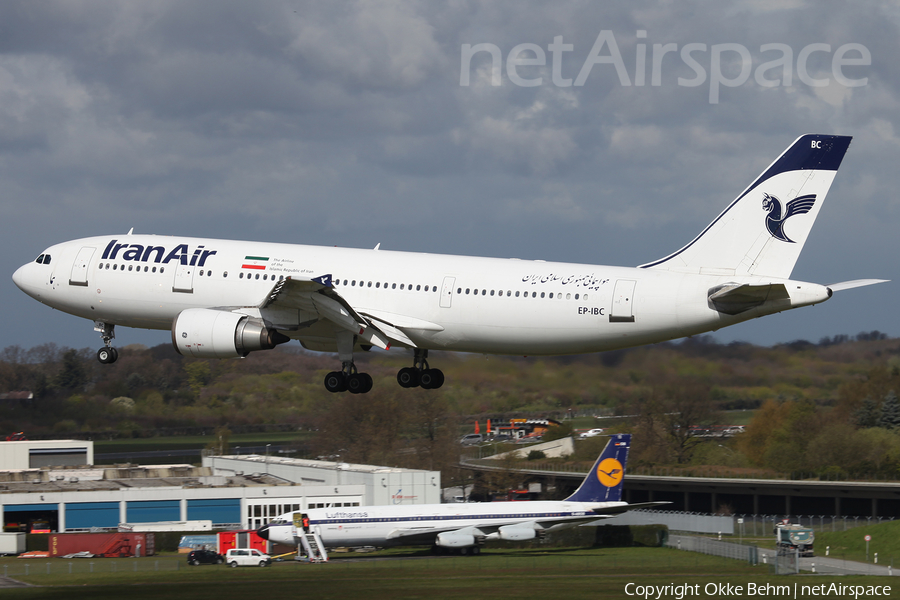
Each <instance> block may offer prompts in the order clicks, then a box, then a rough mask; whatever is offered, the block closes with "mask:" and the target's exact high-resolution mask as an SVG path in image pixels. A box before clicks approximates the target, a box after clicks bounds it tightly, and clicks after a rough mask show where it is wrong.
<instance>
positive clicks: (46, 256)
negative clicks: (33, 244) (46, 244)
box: [44, 254, 50, 265]
mask: <svg viewBox="0 0 900 600" xmlns="http://www.w3.org/2000/svg"><path fill="white" fill-rule="evenodd" d="M44 264H45V265H49V264H50V255H49V254H45V255H44Z"/></svg>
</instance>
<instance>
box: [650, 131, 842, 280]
mask: <svg viewBox="0 0 900 600" xmlns="http://www.w3.org/2000/svg"><path fill="white" fill-rule="evenodd" d="M850 140H851V138H850V137H848V136H839V135H815V134H807V135H803V136H801V137H799V138H797V140H796V141H794V143H793V144H791V146H790V147H789V148H788V149H787V150H785V151H784V153H782V155H781V156H779V157H778V159H777V160H776V161H775V162H773V163H772V164H771V165H770V166H769V168H767V169H766V170H765V171H763V173H762V175H760V176H759V177H757V179H756V181H754V182H753V183H752V184H750V186H749V187H748V188H747V189H745V190H744V191H743V192H742V193H741V195H740V196H738V197H737V199H736V200H735V201H734V202H732V203H731V204H730V205H729V206H728V208H726V209H725V210H724V211H723V212H722V214H720V215H719V216H718V217H717V218H716V220H715V221H713V222H712V223H710V224H709V226H708V227H707V228H706V229H704V230H703V231H702V232H701V233H700V235H698V236H697V237H696V238H694V240H693V241H692V242H691V243H689V244H688V245H687V246H685V247H684V248H682V249H681V250H679V251H678V252H675V253H674V254H670V255H669V256H667V257H665V258H662V259H660V260H657V261H654V262H652V263H647V264H644V265H641V268H645V269H649V268H652V269H667V270H670V271H682V272H687V273H701V274H710V275H761V276H768V277H778V278H784V279H787V278H788V277H790V275H791V271H792V270H793V269H794V265H795V264H796V262H797V258H798V257H799V256H800V251H801V250H802V249H803V244H804V243H805V242H806V238H807V236H808V235H809V232H810V230H811V229H812V226H813V223H815V220H816V216H818V214H819V210H820V209H821V208H822V203H823V202H824V200H825V195H826V194H827V193H828V189H829V188H830V187H831V182H832V181H833V180H834V176H835V174H836V173H837V169H838V167H839V166H840V165H841V161H842V160H843V158H844V153H845V152H846V151H847V148H848V147H849V146H850ZM792 217H794V218H792ZM789 219H790V220H789Z"/></svg>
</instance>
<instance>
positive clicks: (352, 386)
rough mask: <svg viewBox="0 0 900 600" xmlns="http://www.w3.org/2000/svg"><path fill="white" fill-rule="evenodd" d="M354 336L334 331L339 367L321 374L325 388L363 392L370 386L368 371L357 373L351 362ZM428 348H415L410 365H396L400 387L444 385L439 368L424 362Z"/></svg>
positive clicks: (435, 386)
mask: <svg viewBox="0 0 900 600" xmlns="http://www.w3.org/2000/svg"><path fill="white" fill-rule="evenodd" d="M355 343H356V340H355V336H352V335H349V336H346V335H338V337H337V345H338V357H339V358H340V359H341V370H340V371H332V372H331V373H329V374H328V375H326V376H325V389H326V390H328V391H329V392H332V393H336V392H350V393H351V394H365V393H366V392H368V391H370V390H371V389H372V377H371V376H370V375H369V374H368V373H360V372H358V371H357V370H356V365H355V364H354V363H353V346H354V344H355ZM427 359H428V350H422V349H418V348H417V349H416V350H415V358H414V361H413V364H414V366H412V367H406V368H403V369H400V371H399V372H398V373H397V383H399V384H400V386H401V387H405V388H414V387H422V388H424V389H426V390H436V389H437V388H439V387H441V386H442V385H444V373H443V372H442V371H441V370H440V369H432V368H430V367H429V366H428V360H427Z"/></svg>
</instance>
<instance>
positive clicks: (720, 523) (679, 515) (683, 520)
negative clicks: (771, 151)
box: [600, 510, 735, 535]
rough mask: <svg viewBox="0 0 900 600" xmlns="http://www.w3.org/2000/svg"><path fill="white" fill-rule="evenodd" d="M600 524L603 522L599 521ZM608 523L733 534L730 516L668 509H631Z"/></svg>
mask: <svg viewBox="0 0 900 600" xmlns="http://www.w3.org/2000/svg"><path fill="white" fill-rule="evenodd" d="M600 524H601V525H602V524H604V522H601V523H600ZM608 524H609V525H665V526H667V527H668V528H669V531H690V532H692V533H713V534H722V535H733V534H734V532H735V528H734V527H735V525H734V520H733V519H732V518H731V517H723V516H720V515H709V514H703V513H688V512H679V511H668V510H632V511H628V512H626V513H624V514H621V515H618V516H617V517H615V518H614V519H609V520H608Z"/></svg>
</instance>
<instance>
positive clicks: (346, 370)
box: [325, 361, 372, 394]
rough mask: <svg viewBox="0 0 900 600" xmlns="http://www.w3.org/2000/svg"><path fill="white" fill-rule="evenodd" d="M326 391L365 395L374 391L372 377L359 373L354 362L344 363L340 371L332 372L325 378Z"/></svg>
mask: <svg viewBox="0 0 900 600" xmlns="http://www.w3.org/2000/svg"><path fill="white" fill-rule="evenodd" d="M325 389H326V390H328V391H329V392H332V393H334V392H350V393H351V394H365V393H366V392H368V391H369V390H371V389H372V376H371V375H369V374H368V373H358V372H357V371H356V365H354V364H353V362H352V361H351V362H349V363H344V367H343V369H342V370H340V371H332V372H331V373H329V374H328V375H326V376H325Z"/></svg>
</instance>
